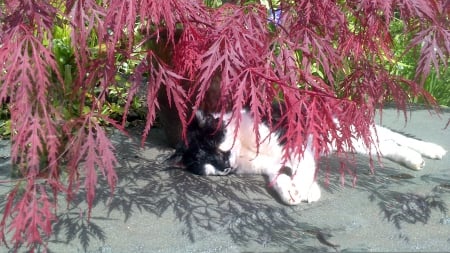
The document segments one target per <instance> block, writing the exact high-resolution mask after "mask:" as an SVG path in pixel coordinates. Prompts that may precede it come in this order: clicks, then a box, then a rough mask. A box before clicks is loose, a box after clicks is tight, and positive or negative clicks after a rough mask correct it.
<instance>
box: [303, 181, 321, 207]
mask: <svg viewBox="0 0 450 253" xmlns="http://www.w3.org/2000/svg"><path fill="white" fill-rule="evenodd" d="M321 196H322V193H321V192H320V186H319V184H318V183H317V182H315V181H314V182H313V183H312V184H311V187H310V188H309V192H308V199H307V200H306V201H307V202H308V203H311V202H315V201H318V200H319V199H320V197H321Z"/></svg>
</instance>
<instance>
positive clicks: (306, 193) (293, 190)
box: [274, 174, 321, 205]
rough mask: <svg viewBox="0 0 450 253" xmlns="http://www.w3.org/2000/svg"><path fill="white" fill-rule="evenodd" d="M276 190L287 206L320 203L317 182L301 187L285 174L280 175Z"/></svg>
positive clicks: (275, 186)
mask: <svg viewBox="0 0 450 253" xmlns="http://www.w3.org/2000/svg"><path fill="white" fill-rule="evenodd" d="M274 189H275V190H276V191H277V192H278V194H279V196H280V198H281V200H282V201H283V202H284V203H285V204H287V205H298V204H300V203H302V202H308V203H311V202H314V201H318V200H319V199H320V196H321V192H320V187H319V185H318V184H317V182H313V183H312V184H311V185H309V186H305V185H299V183H298V182H297V183H296V182H294V181H292V178H291V177H290V176H288V175H285V174H280V175H278V177H277V179H276V182H275V184H274Z"/></svg>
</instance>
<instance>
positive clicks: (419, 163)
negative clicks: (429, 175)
mask: <svg viewBox="0 0 450 253" xmlns="http://www.w3.org/2000/svg"><path fill="white" fill-rule="evenodd" d="M408 151H409V152H406V154H407V155H405V157H404V160H403V161H401V163H403V164H404V165H405V166H406V167H408V168H410V169H412V170H421V169H423V168H424V167H425V161H424V160H423V158H422V155H420V154H419V153H417V152H416V151H414V150H408Z"/></svg>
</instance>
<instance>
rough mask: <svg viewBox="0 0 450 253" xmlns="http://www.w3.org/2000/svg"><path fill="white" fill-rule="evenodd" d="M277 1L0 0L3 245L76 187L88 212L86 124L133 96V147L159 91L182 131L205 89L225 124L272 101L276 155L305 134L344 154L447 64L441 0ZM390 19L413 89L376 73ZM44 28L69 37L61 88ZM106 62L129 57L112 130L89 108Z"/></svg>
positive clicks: (107, 81) (27, 242) (108, 154)
mask: <svg viewBox="0 0 450 253" xmlns="http://www.w3.org/2000/svg"><path fill="white" fill-rule="evenodd" d="M243 2H244V1H243ZM252 2H254V1H252ZM269 2H271V1H269ZM277 2H278V1H277ZM279 2H280V3H279V5H277V6H273V5H272V4H270V6H263V5H260V4H256V3H253V4H248V3H246V4H243V5H236V4H225V5H223V6H221V7H219V8H215V9H211V8H208V7H206V6H204V4H203V3H202V2H201V1H192V0H167V1H156V0H147V1H141V0H130V1H122V0H105V1H95V0H78V1H77V0H66V1H64V0H59V1H58V0H57V1H45V0H10V1H5V2H2V3H1V4H0V7H1V8H2V12H1V13H0V63H1V64H2V67H1V70H0V85H1V86H0V101H1V102H2V103H3V104H7V105H8V106H9V109H10V112H11V120H12V131H11V132H12V135H11V140H12V151H11V157H12V163H13V166H14V168H16V169H17V170H18V171H19V172H20V175H21V178H20V179H18V180H17V185H16V187H15V188H14V189H13V190H12V191H11V193H10V194H9V195H8V199H7V200H6V205H5V206H4V207H3V218H2V220H1V222H0V237H1V238H2V240H3V242H4V243H5V244H6V243H7V241H10V242H11V243H12V244H13V246H14V247H20V246H22V245H24V246H26V247H29V248H33V247H34V246H35V245H36V244H42V243H44V244H45V239H47V238H48V237H49V236H50V235H51V232H52V225H51V222H52V221H54V220H55V219H56V201H57V197H58V194H59V193H65V194H66V196H67V199H68V200H71V198H72V197H73V195H74V193H76V192H77V191H78V190H79V188H80V187H84V188H86V190H87V191H86V192H87V196H86V198H87V202H88V204H89V207H92V204H93V201H94V198H95V188H96V186H97V181H98V176H97V174H98V173H101V174H102V175H103V176H105V177H106V178H107V181H108V183H109V186H110V187H111V191H113V190H114V186H115V183H116V181H117V176H116V174H115V171H114V167H115V166H116V163H117V161H116V159H115V155H114V147H113V145H112V144H111V141H110V140H109V139H108V136H107V134H106V133H105V132H104V129H103V126H102V125H101V124H100V122H108V123H110V124H111V125H113V126H114V127H117V128H120V129H121V128H122V126H123V125H124V123H125V119H126V114H127V113H128V111H129V108H130V105H131V102H132V98H133V96H135V95H136V94H137V93H138V91H139V89H142V88H144V87H145V89H146V90H145V94H146V95H147V101H146V102H147V106H148V114H147V121H146V126H145V130H144V132H143V138H142V140H143V142H144V141H145V139H146V137H147V134H148V132H149V131H150V129H151V126H152V125H153V123H154V121H155V119H156V114H157V111H158V109H159V108H160V106H161V103H163V101H160V96H159V94H160V92H161V91H163V92H164V93H163V94H165V95H166V96H167V102H168V104H169V106H172V107H173V108H175V109H176V111H177V114H178V118H179V120H180V122H181V125H182V127H183V129H185V128H186V125H187V123H188V121H189V119H190V118H191V117H192V115H193V111H195V110H196V109H198V108H201V107H202V103H204V102H205V97H206V96H207V94H208V92H210V90H211V84H212V83H216V84H217V87H215V89H216V88H217V91H216V92H218V93H219V94H220V96H219V97H217V101H216V103H215V107H214V110H217V111H220V112H225V111H228V110H232V111H233V112H234V115H236V116H237V117H238V116H239V115H240V113H238V112H239V111H240V110H241V109H242V108H244V107H249V108H250V111H251V112H252V114H253V116H254V117H255V125H254V128H255V130H257V126H258V123H259V122H261V120H262V119H263V118H265V117H267V118H269V119H270V118H271V117H273V114H272V113H273V112H272V109H271V108H272V104H273V103H274V102H275V103H277V102H282V103H284V104H285V105H286V107H285V108H284V109H283V114H282V120H281V122H282V124H284V125H283V127H285V128H286V129H287V131H286V133H285V135H284V136H283V137H282V138H283V139H284V140H285V141H286V143H287V150H288V149H289V148H292V147H299V146H300V147H301V146H302V144H303V143H304V142H305V138H304V137H305V136H306V135H307V134H312V135H314V136H315V137H316V138H315V139H314V146H315V147H316V148H317V151H323V152H327V150H326V148H327V146H326V145H325V144H326V143H329V142H331V141H336V143H337V144H338V147H339V150H340V149H341V147H343V146H344V145H347V146H348V145H351V144H350V141H349V140H350V138H351V132H350V131H349V129H350V126H351V125H352V126H354V128H355V130H356V132H357V134H358V135H360V136H363V137H364V138H365V141H366V142H367V143H369V142H371V141H373V140H370V139H368V138H369V137H368V136H369V135H368V134H367V133H368V127H369V126H370V125H371V124H373V115H374V112H375V110H376V109H377V108H380V109H381V108H382V105H383V102H385V101H386V100H391V99H392V100H394V101H395V102H396V103H397V105H398V107H399V108H400V109H405V108H406V106H407V102H408V100H409V99H410V98H411V97H415V96H419V95H422V96H424V97H425V98H426V100H427V101H428V102H430V103H431V104H433V103H434V101H433V99H432V97H431V96H430V95H429V94H428V93H426V92H425V91H424V90H423V89H422V84H423V82H424V80H425V78H426V77H427V75H428V74H429V73H430V70H431V68H436V69H437V68H438V65H440V64H443V65H446V64H447V63H448V58H449V54H450V34H449V30H448V27H450V25H449V12H450V4H449V1H445V0H431V1H430V0H398V1H397V0H379V1H373V0H363V1H331V0H324V1H314V0H301V1H283V0H282V1H279ZM394 18H396V19H400V20H402V21H403V23H404V25H405V32H406V33H408V34H413V37H412V40H411V41H410V45H409V47H408V48H407V50H411V49H415V48H419V49H420V58H419V59H418V68H417V73H416V79H415V80H406V79H404V78H402V77H398V76H393V75H392V74H391V73H389V71H388V69H389V68H387V67H386V66H389V65H390V64H393V62H395V60H396V59H394V54H393V52H392V48H393V45H392V43H393V42H392V39H391V34H390V30H389V25H390V23H391V22H392V20H393V19H394ZM58 22H63V23H64V24H67V25H68V26H69V27H70V30H71V46H72V50H73V53H74V59H75V65H76V66H74V68H73V69H74V70H75V71H74V74H73V82H71V83H67V82H65V80H63V78H62V76H63V73H62V72H61V70H60V69H59V68H58V66H57V63H56V61H55V55H54V52H53V51H52V48H53V44H52V31H53V27H54V25H55V24H58ZM93 41H94V42H95V43H94V44H95V45H94V46H92V42H93ZM155 45H156V46H155ZM93 47H95V48H93ZM118 55H119V56H120V57H121V58H120V60H119V61H125V60H129V59H135V60H136V59H140V60H139V61H140V62H139V64H137V66H136V67H135V68H134V75H133V77H132V81H133V86H132V87H131V89H130V90H129V97H128V102H127V104H126V106H125V115H124V120H123V122H122V123H123V124H122V126H120V125H118V124H116V123H115V122H114V121H113V120H111V119H109V118H108V117H107V116H105V115H103V114H102V113H101V108H102V106H103V105H104V103H105V99H106V96H107V95H108V88H109V87H111V86H114V85H117V83H116V81H115V76H116V73H117V66H118V64H117V63H118V62H117V61H118V60H117V59H118V58H117V56H118ZM143 83H147V85H142V84H143ZM61 94H63V98H61ZM69 107H70V108H72V107H78V110H76V111H77V113H72V114H70V115H69V116H67V108H69ZM86 107H88V108H89V109H88V110H86V109H85V108H86ZM191 108H192V109H191ZM334 117H336V118H337V119H338V120H339V122H340V124H339V125H336V124H335V123H334V122H333V118H334ZM278 127H280V125H276V126H273V128H274V129H276V128H278ZM328 133H331V134H328ZM259 138H263V136H260V137H259ZM297 150H298V152H302V150H301V149H297ZM61 174H65V175H66V178H67V179H65V180H64V182H63V180H62V179H61ZM83 180H84V185H83V184H82V182H83ZM49 192H51V193H52V195H51V196H52V197H49V194H48V193H49ZM7 238H8V239H7Z"/></svg>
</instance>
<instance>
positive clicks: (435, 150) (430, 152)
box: [417, 142, 447, 160]
mask: <svg viewBox="0 0 450 253" xmlns="http://www.w3.org/2000/svg"><path fill="white" fill-rule="evenodd" d="M418 149H419V150H417V151H418V152H419V153H421V154H422V155H423V156H425V157H427V158H430V159H439V160H440V159H442V157H444V155H445V154H446V153H447V150H445V149H444V148H443V147H441V146H439V145H438V144H434V143H431V142H424V143H422V145H420V147H419V148H418Z"/></svg>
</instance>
